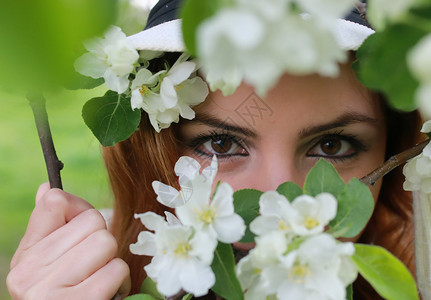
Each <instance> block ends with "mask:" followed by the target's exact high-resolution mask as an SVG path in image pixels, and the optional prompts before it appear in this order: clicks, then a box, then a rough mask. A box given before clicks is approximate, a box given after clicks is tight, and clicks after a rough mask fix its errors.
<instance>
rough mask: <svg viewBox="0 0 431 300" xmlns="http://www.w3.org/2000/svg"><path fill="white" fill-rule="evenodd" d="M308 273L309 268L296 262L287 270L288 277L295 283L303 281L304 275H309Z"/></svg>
mask: <svg viewBox="0 0 431 300" xmlns="http://www.w3.org/2000/svg"><path fill="white" fill-rule="evenodd" d="M310 274H311V272H310V269H309V268H308V267H307V266H303V265H299V264H297V265H294V266H293V268H292V269H291V270H290V271H289V274H288V277H289V279H291V280H293V281H294V282H295V283H298V284H301V283H303V282H304V280H305V277H308V276H310Z"/></svg>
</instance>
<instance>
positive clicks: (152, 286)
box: [140, 277, 165, 300]
mask: <svg viewBox="0 0 431 300" xmlns="http://www.w3.org/2000/svg"><path fill="white" fill-rule="evenodd" d="M140 292H141V293H142V294H148V295H151V296H152V297H154V299H157V300H164V299H165V297H163V295H162V294H160V293H159V291H158V290H157V286H156V283H155V282H154V281H153V280H152V279H151V278H150V277H147V278H145V279H144V281H143V282H142V285H141V291H140Z"/></svg>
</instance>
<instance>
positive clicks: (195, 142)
mask: <svg viewBox="0 0 431 300" xmlns="http://www.w3.org/2000/svg"><path fill="white" fill-rule="evenodd" d="M219 140H224V141H230V142H232V143H234V144H236V145H238V147H239V148H242V149H244V150H245V151H246V153H244V154H241V153H238V154H222V153H221V154H216V155H217V159H219V160H220V159H232V158H234V157H235V156H248V151H247V144H246V142H245V141H244V140H243V139H241V138H240V137H237V136H234V135H232V134H231V133H229V132H225V131H222V132H217V131H215V130H212V131H209V132H208V134H206V133H205V134H199V135H198V136H196V137H195V138H193V139H192V140H191V141H190V142H188V143H187V146H188V147H189V148H191V149H193V151H194V152H195V153H196V154H197V155H199V156H203V157H207V158H211V157H212V156H213V155H214V154H212V153H205V152H204V151H203V150H200V149H199V147H200V146H204V144H205V143H206V142H209V141H219ZM214 152H215V151H214Z"/></svg>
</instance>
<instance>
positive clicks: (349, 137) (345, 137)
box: [307, 130, 368, 163]
mask: <svg viewBox="0 0 431 300" xmlns="http://www.w3.org/2000/svg"><path fill="white" fill-rule="evenodd" d="M331 138H334V139H338V140H340V141H345V142H347V143H349V145H350V148H353V153H351V154H347V155H341V156H331V155H319V154H316V155H313V154H308V153H309V152H310V151H311V150H312V149H314V148H315V147H317V146H319V144H320V143H322V142H323V141H325V140H330V139H331ZM311 143H312V144H313V146H312V147H310V148H309V149H310V150H308V151H307V156H308V157H323V158H325V159H327V160H329V161H332V162H335V163H336V162H343V161H345V160H347V159H350V158H353V157H355V156H357V155H358V154H359V153H361V152H365V151H367V150H368V147H366V146H365V145H364V144H363V143H362V142H361V141H359V139H358V138H357V136H356V135H353V134H343V130H340V131H336V132H333V133H330V132H328V133H326V134H324V135H321V136H318V137H316V138H315V139H313V140H312V141H311Z"/></svg>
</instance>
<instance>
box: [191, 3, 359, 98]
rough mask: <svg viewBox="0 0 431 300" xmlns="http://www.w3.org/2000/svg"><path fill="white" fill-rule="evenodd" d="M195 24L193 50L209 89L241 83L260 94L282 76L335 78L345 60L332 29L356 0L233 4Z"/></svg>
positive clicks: (228, 90)
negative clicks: (284, 74)
mask: <svg viewBox="0 0 431 300" xmlns="http://www.w3.org/2000/svg"><path fill="white" fill-rule="evenodd" d="M231 2H232V3H231V4H230V5H228V6H226V7H223V8H222V9H220V10H219V11H218V12H217V13H216V14H215V15H214V16H213V17H211V18H209V19H207V20H205V21H204V22H202V24H201V25H199V28H198V31H197V52H198V57H199V59H200V61H201V63H202V66H203V67H202V69H203V71H204V73H205V78H206V81H207V82H208V83H209V85H210V88H211V90H216V89H220V90H221V91H222V92H223V94H225V95H226V94H231V93H233V92H234V91H235V89H236V88H237V87H238V85H239V84H240V83H241V82H242V81H243V80H244V81H245V82H247V83H248V84H251V85H253V86H254V87H255V89H256V91H257V92H258V93H259V94H265V93H266V91H267V90H268V89H270V88H271V87H272V85H274V84H275V83H276V82H277V79H278V78H279V77H280V76H281V75H282V74H283V73H285V72H288V73H290V74H299V75H303V74H311V73H318V74H321V75H324V76H336V75H337V74H338V63H340V62H344V61H345V60H346V59H347V55H346V53H345V52H344V51H343V49H341V47H340V46H339V45H338V43H337V41H336V38H335V35H334V32H333V28H334V27H336V26H334V24H335V23H336V22H337V19H338V18H342V17H343V16H344V15H345V14H346V13H347V12H348V11H350V10H351V9H352V8H353V6H354V4H355V3H356V1H355V0H334V1H315V0H271V1H268V0H257V1H247V0H234V1H231Z"/></svg>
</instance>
